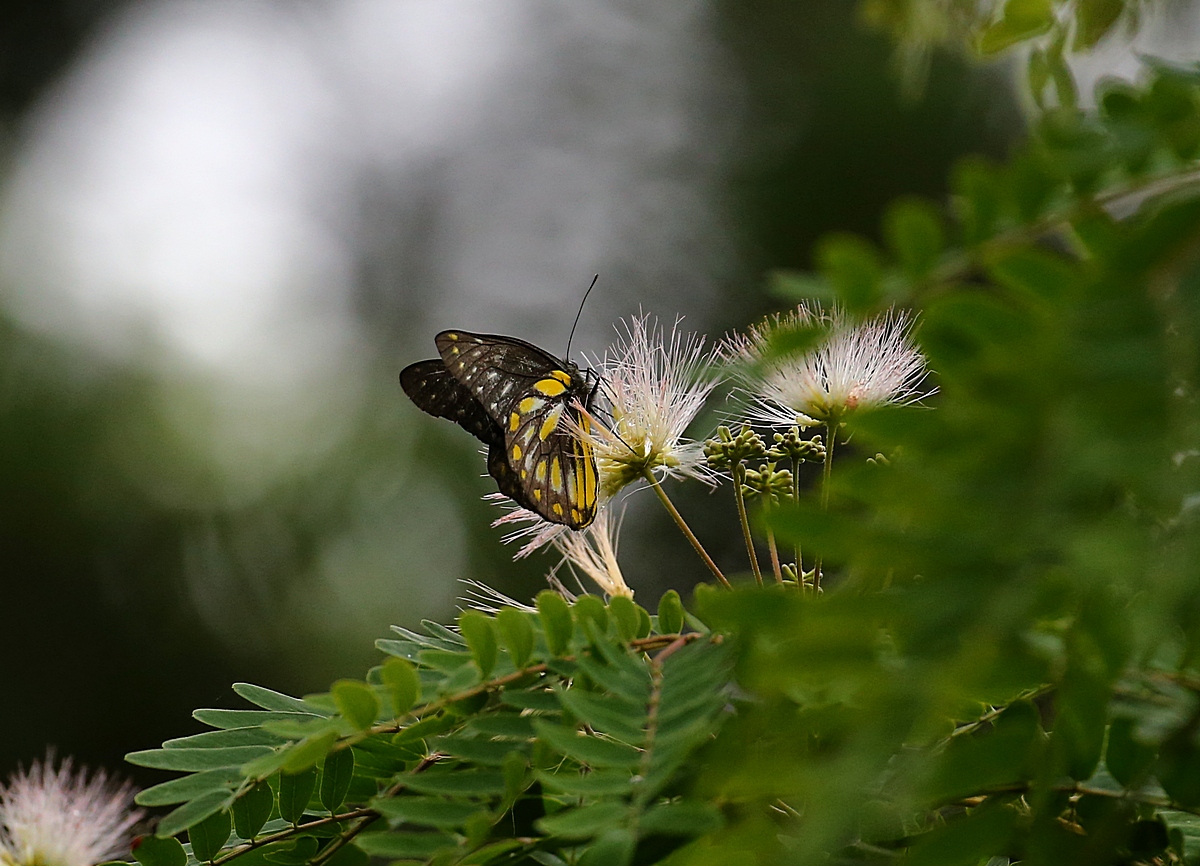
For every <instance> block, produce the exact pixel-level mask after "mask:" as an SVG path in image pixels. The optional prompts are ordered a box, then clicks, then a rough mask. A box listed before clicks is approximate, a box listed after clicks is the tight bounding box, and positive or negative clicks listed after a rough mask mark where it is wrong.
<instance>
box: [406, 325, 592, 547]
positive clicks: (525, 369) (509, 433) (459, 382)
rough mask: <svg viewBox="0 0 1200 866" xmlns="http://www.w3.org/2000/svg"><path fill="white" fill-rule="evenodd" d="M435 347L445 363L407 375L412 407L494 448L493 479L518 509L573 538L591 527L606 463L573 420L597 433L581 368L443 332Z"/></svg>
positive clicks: (535, 351)
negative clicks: (599, 461)
mask: <svg viewBox="0 0 1200 866" xmlns="http://www.w3.org/2000/svg"><path fill="white" fill-rule="evenodd" d="M434 343H435V344H436V345H437V350H438V354H439V355H441V357H440V358H435V359H433V360H430V361H418V362H417V363H415V364H410V365H409V366H407V367H405V368H404V370H403V371H401V373H400V385H401V387H403V388H404V393H405V394H407V395H408V396H409V399H411V400H412V401H413V402H414V403H416V404H417V408H418V409H420V410H421V411H423V412H427V413H429V414H430V415H433V416H435V417H437V418H448V419H449V420H451V421H453V422H454V423H456V424H458V425H459V426H460V427H462V428H463V429H464V430H466V431H467V432H468V433H470V434H472V435H473V436H475V438H477V439H479V440H480V441H481V442H483V443H484V444H485V445H487V446H488V460H487V466H488V474H489V475H491V476H492V478H494V479H496V484H497V486H498V487H499V488H500V492H501V493H503V494H504V495H505V496H507V497H509V498H510V499H512V500H513V501H514V502H516V503H517V504H518V505H520V506H522V507H523V508H528V509H529V510H530V511H533V512H536V513H537V514H539V515H541V516H542V517H543V518H545V519H546V520H548V521H550V522H551V523H562V524H565V525H566V526H568V527H570V528H571V529H582V528H584V527H585V526H587V525H588V524H590V523H591V522H592V520H593V519H594V518H595V516H596V488H597V484H598V479H597V471H596V457H595V455H594V454H593V452H592V447H591V446H590V445H589V444H588V443H587V442H585V441H583V440H582V439H580V438H579V437H578V436H576V435H575V434H573V433H572V432H571V431H570V430H569V429H568V427H567V425H566V424H565V423H564V419H565V418H567V417H569V418H571V419H572V420H573V421H574V423H575V425H576V426H578V427H579V428H581V429H583V430H585V431H586V430H587V429H588V428H589V423H590V419H589V417H588V415H587V414H586V412H585V411H581V410H580V407H582V408H583V409H584V410H586V409H589V408H590V407H591V405H592V401H593V399H594V397H595V394H596V386H593V385H592V384H591V383H590V382H589V381H588V377H587V376H586V375H585V374H583V373H582V372H580V370H579V367H578V366H576V365H575V364H573V363H571V362H570V361H560V360H558V359H557V358H555V357H554V356H552V355H550V354H549V353H547V352H544V351H542V350H541V349H539V348H538V347H537V346H534V345H533V344H532V343H526V342H525V341H524V340H518V339H516V338H515V337H503V336H498V335H495V334H470V333H467V332H466V331H442V332H441V333H440V334H438V335H437V336H436V337H435V338H434ZM575 403H578V405H574V404H575Z"/></svg>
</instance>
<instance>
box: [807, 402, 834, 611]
mask: <svg viewBox="0 0 1200 866" xmlns="http://www.w3.org/2000/svg"><path fill="white" fill-rule="evenodd" d="M837 430H838V417H837V416H836V415H832V416H830V417H829V419H828V420H827V421H826V422H825V468H824V471H823V472H822V473H821V510H822V511H828V510H829V481H830V479H831V478H832V477H833V446H834V445H835V444H836V442H837ZM820 591H821V558H820V557H818V558H817V564H816V568H815V570H814V572H813V592H814V593H816V592H820Z"/></svg>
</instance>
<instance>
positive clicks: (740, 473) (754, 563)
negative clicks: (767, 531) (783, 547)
mask: <svg viewBox="0 0 1200 866" xmlns="http://www.w3.org/2000/svg"><path fill="white" fill-rule="evenodd" d="M745 480H746V470H745V469H743V468H742V462H741V461H740V460H739V461H737V462H736V463H734V464H733V498H734V499H735V500H736V501H737V511H738V520H740V521H741V522H742V538H743V539H745V541H746V554H747V555H748V556H749V557H750V570H751V571H753V572H754V582H755V583H757V584H758V585H759V586H762V585H763V578H762V569H760V568H759V567H758V554H757V553H755V552H754V539H753V537H751V535H750V519H749V518H748V517H747V516H746V495H745V493H744V492H743V490H742V484H743V483H744V482H745Z"/></svg>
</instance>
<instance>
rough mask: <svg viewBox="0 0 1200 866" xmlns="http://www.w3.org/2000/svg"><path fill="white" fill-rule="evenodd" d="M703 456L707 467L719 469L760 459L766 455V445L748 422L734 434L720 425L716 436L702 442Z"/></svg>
mask: <svg viewBox="0 0 1200 866" xmlns="http://www.w3.org/2000/svg"><path fill="white" fill-rule="evenodd" d="M704 456H705V458H707V460H708V465H709V467H711V468H712V469H716V470H717V471H721V470H725V469H729V468H731V467H733V466H737V465H738V464H740V463H745V462H746V461H748V460H762V459H763V458H764V457H766V456H767V446H766V444H765V443H764V442H763V440H762V437H761V436H759V435H758V434H757V433H755V432H754V431H753V430H752V429H750V425H748V424H746V425H743V426H742V432H740V433H738V434H737V435H736V436H734V435H733V433H732V432H731V431H730V429H729V428H728V427H726V426H724V425H722V426H720V427H718V428H717V438H715V439H709V440H707V441H706V442H705V443H704Z"/></svg>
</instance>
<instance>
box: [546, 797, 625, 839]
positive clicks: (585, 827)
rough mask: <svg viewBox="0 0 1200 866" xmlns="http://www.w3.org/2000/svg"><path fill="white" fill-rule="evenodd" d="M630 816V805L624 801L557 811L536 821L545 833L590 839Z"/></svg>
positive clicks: (566, 837) (567, 837) (565, 837)
mask: <svg viewBox="0 0 1200 866" xmlns="http://www.w3.org/2000/svg"><path fill="white" fill-rule="evenodd" d="M628 817H629V806H627V805H626V804H624V803H594V804H592V805H590V806H583V807H581V808H579V809H570V810H568V811H563V812H556V813H555V814H553V815H547V816H546V817H545V818H542V819H540V820H538V821H537V822H536V826H537V828H538V829H539V830H541V831H542V832H543V833H548V834H549V835H551V836H561V837H562V838H564V839H588V838H591V837H592V836H596V835H598V834H600V833H603V832H604V831H605V830H607V829H609V828H610V827H612V826H613V825H614V824H620V823H622V822H623V821H624V820H625V819H626V818H628Z"/></svg>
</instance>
